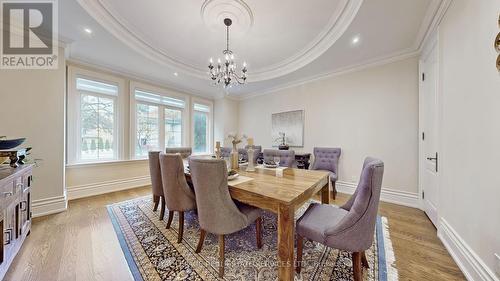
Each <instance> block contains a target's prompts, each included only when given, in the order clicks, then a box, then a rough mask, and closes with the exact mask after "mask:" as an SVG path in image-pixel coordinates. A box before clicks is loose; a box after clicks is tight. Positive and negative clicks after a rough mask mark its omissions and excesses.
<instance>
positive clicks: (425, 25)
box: [235, 0, 453, 100]
mask: <svg viewBox="0 0 500 281" xmlns="http://www.w3.org/2000/svg"><path fill="white" fill-rule="evenodd" d="M452 1H453V0H432V2H431V4H430V5H429V7H428V8H427V11H426V15H425V17H424V19H423V21H422V24H421V25H420V28H419V32H418V35H417V37H416V39H415V42H414V44H413V46H412V47H410V48H408V49H405V50H403V51H398V52H396V53H393V54H390V55H387V56H382V57H378V58H374V59H371V60H368V61H365V62H362V63H359V64H354V65H350V66H346V67H343V68H340V69H337V70H334V71H331V72H325V73H321V74H317V75H313V76H309V77H307V78H304V79H301V80H296V81H293V82H289V83H285V84H281V85H278V86H276V87H273V88H270V89H268V90H265V91H263V92H259V93H252V94H242V95H241V96H238V97H235V98H237V99H239V100H246V99H252V98H255V97H259V96H263V95H268V94H272V93H276V92H279V91H282V90H285V89H289V88H293V87H297V86H300V85H304V84H307V83H311V82H315V81H319V80H323V79H327V78H330V77H334V76H338V75H342V74H347V73H351V72H356V71H360V70H363V69H367V68H371V67H376V66H381V65H384V64H389V63H393V62H396V61H400V60H404V59H408V58H411V57H415V56H418V55H420V53H421V52H422V49H423V46H425V44H426V42H427V41H428V40H432V34H434V33H435V31H436V30H437V27H438V26H439V23H440V22H441V20H442V19H443V17H444V15H445V13H446V11H447V10H448V7H449V6H450V4H451V2H452Z"/></svg>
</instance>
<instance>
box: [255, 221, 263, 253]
mask: <svg viewBox="0 0 500 281" xmlns="http://www.w3.org/2000/svg"><path fill="white" fill-rule="evenodd" d="M255 235H256V236H257V237H256V240H257V248H259V249H260V248H262V217H259V218H257V220H256V221H255Z"/></svg>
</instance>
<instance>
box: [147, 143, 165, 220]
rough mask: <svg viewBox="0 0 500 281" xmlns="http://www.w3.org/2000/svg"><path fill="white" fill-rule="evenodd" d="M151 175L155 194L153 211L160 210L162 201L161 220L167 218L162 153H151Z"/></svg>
mask: <svg viewBox="0 0 500 281" xmlns="http://www.w3.org/2000/svg"><path fill="white" fill-rule="evenodd" d="M148 159H149V174H150V176H151V187H152V192H153V204H154V205H153V211H155V212H156V210H158V204H159V203H160V201H161V209H160V220H163V217H164V216H165V196H164V193H163V183H162V180H161V169H160V151H149V152H148Z"/></svg>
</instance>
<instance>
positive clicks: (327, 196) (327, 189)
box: [321, 181, 330, 204]
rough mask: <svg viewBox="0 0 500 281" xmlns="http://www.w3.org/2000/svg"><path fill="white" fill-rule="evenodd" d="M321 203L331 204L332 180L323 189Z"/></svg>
mask: <svg viewBox="0 0 500 281" xmlns="http://www.w3.org/2000/svg"><path fill="white" fill-rule="evenodd" d="M321 203H322V204H330V181H328V183H327V184H326V185H325V186H323V188H322V189H321Z"/></svg>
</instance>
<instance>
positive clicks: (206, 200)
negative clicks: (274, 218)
mask: <svg viewBox="0 0 500 281" xmlns="http://www.w3.org/2000/svg"><path fill="white" fill-rule="evenodd" d="M189 167H190V170H191V178H192V180H193V184H194V189H195V195H196V203H197V206H198V220H199V223H200V229H201V233H200V240H199V242H198V246H197V248H196V253H199V252H201V250H202V248H203V242H204V240H205V236H206V233H207V232H208V233H212V234H216V235H219V277H221V278H222V277H223V276H224V260H225V259H224V244H225V243H224V235H227V234H231V233H234V232H237V231H239V230H242V229H244V228H246V227H248V226H249V225H250V224H252V223H253V222H256V236H257V237H256V241H257V247H258V248H259V249H260V248H261V247H262V231H261V230H262V217H261V216H262V211H261V210H260V209H258V208H254V207H251V206H249V205H246V204H243V203H239V202H235V201H233V199H232V198H231V195H230V194H229V189H228V184H227V167H226V162H225V161H224V160H222V159H206V158H190V159H189Z"/></svg>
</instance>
